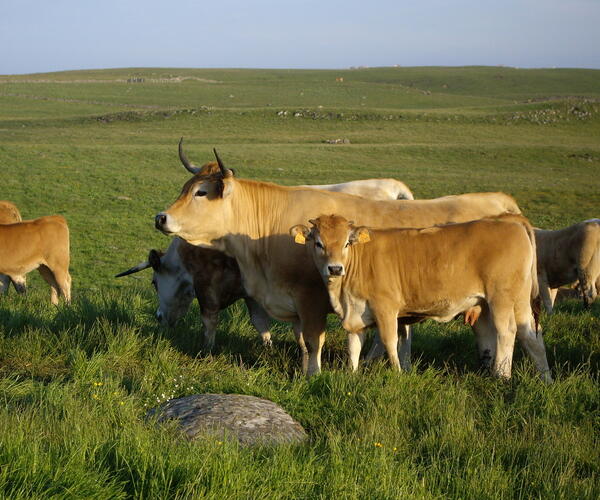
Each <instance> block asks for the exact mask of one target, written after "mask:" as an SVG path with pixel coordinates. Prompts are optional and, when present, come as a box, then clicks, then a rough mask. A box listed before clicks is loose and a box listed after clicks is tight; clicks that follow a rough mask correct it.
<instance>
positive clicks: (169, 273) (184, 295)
mask: <svg viewBox="0 0 600 500" xmlns="http://www.w3.org/2000/svg"><path fill="white" fill-rule="evenodd" d="M174 246H175V245H172V246H171V248H170V249H169V251H168V252H167V253H166V254H163V252H160V251H159V250H150V253H149V254H148V260H147V261H145V262H141V263H140V264H138V265H137V266H134V267H132V268H131V269H128V270H127V271H123V272H122V273H119V274H117V275H116V276H115V277H116V278H120V277H121V276H127V275H129V274H133V273H137V272H139V271H142V270H144V269H148V268H149V267H151V268H152V269H153V271H154V272H153V274H152V286H153V287H154V289H155V290H156V293H157V294H158V309H157V310H156V319H157V321H158V322H159V323H160V324H161V325H163V326H173V325H174V324H175V323H176V322H177V320H179V319H180V318H181V317H183V315H184V314H185V313H186V312H187V310H188V309H189V307H190V304H191V303H192V301H193V300H194V297H195V294H194V285H193V280H192V276H191V275H190V274H189V273H188V272H187V270H186V269H185V268H184V267H183V265H182V263H181V260H180V259H179V258H178V255H177V252H176V248H172V247H174ZM172 250H175V251H172Z"/></svg>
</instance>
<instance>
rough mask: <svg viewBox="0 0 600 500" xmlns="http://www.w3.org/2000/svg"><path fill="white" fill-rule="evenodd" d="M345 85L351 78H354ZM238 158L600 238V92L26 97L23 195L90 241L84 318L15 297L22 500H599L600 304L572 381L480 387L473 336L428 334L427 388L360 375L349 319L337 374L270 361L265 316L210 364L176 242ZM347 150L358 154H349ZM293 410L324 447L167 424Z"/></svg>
mask: <svg viewBox="0 0 600 500" xmlns="http://www.w3.org/2000/svg"><path fill="white" fill-rule="evenodd" d="M339 78H343V81H336V79H339ZM181 136H184V137H185V138H186V144H187V146H186V150H187V152H188V156H189V157H190V159H192V161H194V162H195V163H196V164H202V163H203V162H205V161H208V160H211V159H212V155H211V151H212V148H213V147H216V148H217V149H218V151H219V153H220V155H221V157H222V158H223V160H224V161H225V162H226V164H228V165H229V166H232V167H235V168H236V169H237V171H238V175H240V176H244V177H249V178H255V179H262V180H269V181H274V182H278V183H282V184H294V183H310V182H312V183H328V182H340V181H343V180H351V179H359V178H366V177H388V176H391V177H396V178H399V179H401V180H403V181H404V182H406V183H407V184H408V185H409V186H410V187H411V189H412V190H413V192H414V194H415V196H416V197H419V198H428V197H435V196H440V195H445V194H450V193H462V192H469V191H487V190H502V191H505V192H508V193H510V194H512V195H513V196H515V197H516V198H517V200H518V202H519V204H520V206H521V207H522V209H523V211H524V212H525V213H526V215H528V216H529V217H530V219H531V220H532V222H533V223H534V224H535V225H537V226H540V227H543V228H547V229H556V228H560V227H564V226H566V225H569V224H572V223H574V222H578V221H581V220H584V219H587V218H592V217H599V216H600V141H599V137H600V71H596V70H577V69H548V70H523V69H515V68H500V67H465V68H373V69H360V70H345V71H342V70H335V71H333V70H332V71H309V70H306V71H300V70H293V71H288V70H198V69H196V70H192V69H190V70H183V69H119V70H102V71H79V72H64V73H52V74H37V75H16V76H0V173H1V179H2V182H1V183H0V199H8V200H12V201H13V202H15V203H16V204H17V205H18V206H19V208H20V209H21V212H22V214H23V216H24V217H25V218H34V217H38V216H41V215H47V214H52V213H59V214H62V215H64V216H65V217H66V218H67V220H68V222H69V225H70V228H71V247H72V261H71V272H72V277H73V297H74V300H73V304H72V305H71V306H70V307H66V306H64V305H60V306H59V307H58V308H57V307H53V306H51V305H50V304H49V300H48V299H49V291H48V290H47V286H46V285H45V283H43V282H42V281H41V279H40V278H39V277H38V276H37V275H34V274H33V273H32V274H30V275H29V283H30V292H29V293H28V295H27V296H25V297H23V296H17V295H16V294H15V293H14V291H11V293H10V295H9V296H6V297H0V497H4V498H11V499H12V498H99V499H106V498H131V497H133V498H199V497H206V498H215V499H216V498H219V499H221V498H307V499H308V498H311V499H312V498H334V497H336V498H405V497H406V498H449V497H451V498H472V499H481V498H494V499H496V498H511V499H512V498H553V499H554V498H564V499H572V498H590V499H591V498H598V497H599V496H600V484H599V482H598V481H599V463H600V456H599V455H600V454H599V451H598V450H599V449H600V442H599V441H600V436H599V429H600V397H599V395H600V391H599V380H598V371H599V368H600V302H596V303H595V304H594V305H593V307H592V308H591V309H590V310H587V311H586V310H583V309H582V307H581V305H580V304H579V303H577V302H574V301H568V302H565V303H562V304H559V306H558V310H557V313H556V314H555V316H553V317H552V318H549V317H543V318H542V325H543V328H544V332H545V341H546V346H547V350H548V356H549V361H550V363H551V366H552V369H553V375H554V377H555V379H556V383H555V384H553V385H551V386H545V385H543V384H542V383H541V382H540V381H538V379H537V377H536V375H535V373H534V369H533V366H532V364H531V363H530V361H529V360H528V359H525V358H524V357H523V356H522V354H521V352H520V349H519V348H518V347H517V353H516V361H515V366H514V371H515V373H514V376H513V379H512V380H511V381H510V382H502V381H497V380H493V379H490V378H488V377H485V376H483V375H481V374H480V373H479V372H478V371H477V362H476V348H475V345H474V340H473V335H472V334H471V332H470V330H469V329H467V328H465V327H464V326H463V325H461V324H459V323H458V322H453V323H449V324H446V325H438V324H434V323H430V322H426V323H424V324H421V325H419V326H417V327H416V333H415V342H414V348H413V361H414V364H415V369H414V370H413V371H412V372H411V373H409V374H402V375H396V374H394V373H392V372H391V371H390V370H389V369H388V368H387V366H386V365H385V363H375V364H374V365H371V366H368V367H364V368H363V369H362V370H361V371H360V373H357V374H352V373H349V372H348V371H347V370H346V369H345V360H346V357H345V334H344V332H343V331H342V330H341V329H340V327H339V323H338V322H337V320H336V319H335V318H333V317H331V319H330V324H329V328H328V338H327V343H326V346H325V352H324V367H325V369H324V373H323V374H322V375H319V376H315V377H313V378H311V379H310V380H306V379H304V378H303V377H302V376H301V375H300V373H299V364H298V359H297V350H296V346H295V343H294V341H293V335H292V333H291V329H290V328H289V326H288V325H286V324H281V323H277V324H275V325H274V328H273V330H274V347H273V349H271V350H264V349H263V348H262V347H261V345H260V341H259V338H258V336H257V335H256V333H255V332H254V331H253V330H252V327H251V326H250V324H249V322H248V319H247V314H246V312H245V310H244V308H243V306H242V305H241V304H236V305H234V306H233V307H232V308H230V309H229V310H228V311H225V312H223V313H222V318H221V319H222V321H221V325H220V329H219V332H218V335H217V347H216V349H215V350H214V352H213V353H206V352H204V351H203V350H202V345H201V341H200V334H199V333H200V328H201V327H200V324H201V322H200V319H199V316H198V310H197V306H194V307H193V308H192V310H191V311H190V313H189V314H188V315H187V316H186V318H185V319H184V320H182V321H181V322H180V323H179V324H178V325H177V326H176V327H175V328H174V329H172V330H165V329H161V328H159V327H158V326H157V325H156V324H155V321H154V318H153V312H154V310H155V308H156V301H155V299H154V297H153V292H152V290H151V287H150V283H149V280H150V277H149V274H148V272H146V273H140V274H137V275H134V276H132V277H128V278H122V279H119V280H116V279H114V278H113V276H114V274H116V273H117V272H119V271H122V270H124V269H127V268H128V267H130V266H132V265H134V264H136V263H138V262H139V261H141V260H143V259H145V258H146V255H147V252H148V250H149V249H150V248H166V247H167V246H168V244H169V240H168V239H167V238H166V237H165V236H163V235H161V234H159V233H158V232H157V231H155V230H154V229H153V217H154V215H155V214H156V213H157V212H158V211H160V210H162V209H164V208H165V207H166V206H168V204H170V203H171V202H172V201H173V200H174V199H175V198H176V197H177V195H178V193H179V190H180V188H181V186H182V184H183V183H184V182H185V180H186V179H187V178H188V177H189V174H188V173H187V172H186V171H185V170H184V169H183V168H182V167H181V166H180V164H179V160H178V158H177V142H178V140H179V138H180V137H181ZM338 138H346V139H348V140H349V141H350V144H340V145H332V144H326V143H325V142H324V141H326V140H330V139H338ZM199 392H226V393H242V394H251V395H256V396H260V397H266V398H268V399H271V400H273V401H275V402H277V403H279V404H281V405H282V406H283V407H284V408H285V409H286V410H287V411H288V412H290V413H291V414H292V415H293V416H294V417H295V418H296V419H297V420H299V421H300V422H301V423H302V424H303V425H304V426H305V428H306V429H307V430H308V432H309V436H310V439H309V442H308V443H307V444H305V445H302V446H294V447H279V448H255V449H241V448H239V447H238V446H237V445H235V444H234V443H229V442H225V443H220V442H218V441H215V440H211V439H206V440H203V441H200V442H195V443H188V442H187V441H185V440H184V439H183V438H182V437H181V436H180V435H179V434H178V432H177V430H176V429H175V428H174V427H173V426H166V427H160V428H156V427H155V426H153V425H150V424H149V423H147V422H145V421H144V418H143V417H144V414H145V412H146V410H147V409H148V408H150V407H153V406H156V405H157V404H159V403H160V402H163V401H165V400H166V399H168V398H171V397H178V396H183V395H188V394H194V393H199Z"/></svg>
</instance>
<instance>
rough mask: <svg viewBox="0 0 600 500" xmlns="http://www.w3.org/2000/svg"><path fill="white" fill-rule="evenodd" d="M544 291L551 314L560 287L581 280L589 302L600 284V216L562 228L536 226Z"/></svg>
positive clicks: (584, 298) (583, 292)
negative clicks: (556, 229) (547, 228)
mask: <svg viewBox="0 0 600 500" xmlns="http://www.w3.org/2000/svg"><path fill="white" fill-rule="evenodd" d="M535 238H536V240H537V247H538V263H537V266H538V277H539V283H540V293H541V295H542V299H543V301H544V306H545V307H546V311H547V312H548V313H549V314H551V313H552V309H553V306H554V299H555V298H556V292H557V289H558V288H559V287H561V286H564V285H570V284H571V283H574V282H575V281H577V280H579V284H578V286H577V288H578V289H579V293H580V294H581V296H582V298H583V303H584V304H585V305H586V306H589V305H590V304H591V303H592V302H593V301H594V300H595V298H596V297H597V295H598V292H599V287H600V219H590V220H586V221H584V222H580V223H579V224H574V225H573V226H569V227H567V228H565V229H559V230H558V231H545V230H543V229H536V230H535Z"/></svg>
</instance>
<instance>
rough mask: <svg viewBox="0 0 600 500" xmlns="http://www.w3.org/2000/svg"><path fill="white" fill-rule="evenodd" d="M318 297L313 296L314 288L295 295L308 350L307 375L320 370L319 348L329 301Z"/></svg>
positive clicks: (323, 338) (320, 347) (320, 348)
mask: <svg viewBox="0 0 600 500" xmlns="http://www.w3.org/2000/svg"><path fill="white" fill-rule="evenodd" d="M323 298H325V296H324V297H323ZM318 299H319V297H315V293H314V290H305V291H303V293H302V294H301V295H300V294H299V295H298V296H296V310H297V311H298V317H299V318H300V323H301V325H302V337H303V339H304V342H305V344H306V349H307V350H308V363H307V368H306V372H305V373H306V375H307V376H309V377H310V376H311V375H315V374H317V373H320V372H321V350H322V349H323V344H324V343H325V325H326V323H327V313H328V312H329V311H330V306H329V301H326V300H318ZM303 368H304V363H303Z"/></svg>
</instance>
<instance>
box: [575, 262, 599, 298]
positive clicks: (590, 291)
mask: <svg viewBox="0 0 600 500" xmlns="http://www.w3.org/2000/svg"><path fill="white" fill-rule="evenodd" d="M595 281H596V280H595V279H594V277H592V276H590V274H589V273H588V272H587V269H585V270H580V272H579V291H580V293H581V297H582V299H583V305H584V306H585V307H590V305H591V304H592V302H594V300H595V299H596V295H597V291H596V283H595Z"/></svg>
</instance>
